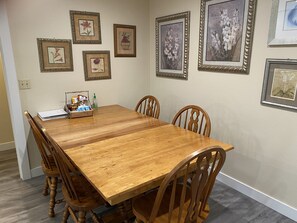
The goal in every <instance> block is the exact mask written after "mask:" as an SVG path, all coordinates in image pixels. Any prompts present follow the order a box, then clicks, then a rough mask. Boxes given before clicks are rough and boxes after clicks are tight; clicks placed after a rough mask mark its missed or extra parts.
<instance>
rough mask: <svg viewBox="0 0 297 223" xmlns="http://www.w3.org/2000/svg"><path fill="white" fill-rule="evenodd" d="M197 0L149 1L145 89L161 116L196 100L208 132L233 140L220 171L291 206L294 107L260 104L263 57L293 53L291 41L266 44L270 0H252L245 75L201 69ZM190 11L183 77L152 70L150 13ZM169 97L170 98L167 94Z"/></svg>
mask: <svg viewBox="0 0 297 223" xmlns="http://www.w3.org/2000/svg"><path fill="white" fill-rule="evenodd" d="M199 2H200V1H196V0H187V1H179V0H161V1H160V0H151V1H150V49H151V51H150V57H151V59H152V60H151V63H150V90H151V92H150V93H151V94H153V95H155V96H156V97H158V98H159V99H160V103H161V118H162V119H164V120H166V121H170V120H171V119H172V118H173V115H174V114H175V112H176V111H178V109H179V108H181V107H182V106H184V105H187V104H198V105H200V106H202V107H203V108H205V109H206V110H207V111H208V113H209V115H210V117H211V120H212V127H213V128H212V134H211V136H212V137H215V138H218V139H221V140H223V141H226V142H228V143H232V144H233V145H234V146H235V150H234V151H232V152H229V153H228V154H227V162H226V164H225V167H224V170H223V172H224V173H225V174H227V175H229V176H231V177H233V178H235V179H237V180H239V181H241V182H243V183H246V184H247V185H249V186H251V187H253V188H255V189H258V190H260V191H262V192H264V193H266V194H268V195H270V196H272V197H274V198H276V199H279V200H280V201H283V202H285V203H287V204H288V205H291V206H292V207H295V208H297V199H296V198H297V191H296V185H297V171H296V170H297V162H296V157H297V148H296V145H297V137H296V132H297V118H296V113H295V112H290V111H284V110H280V109H276V108H271V107H264V106H262V105H261V104H260V97H261V90H262V82H263V75H264V68H265V60H266V58H296V47H278V48H269V47H267V37H268V26H269V17H270V9H271V1H268V0H261V1H258V4H257V5H258V7H257V14H256V26H255V32H254V34H255V35H254V43H253V52H252V59H251V69H250V74H249V75H238V74H230V73H215V72H202V71H198V70H197V66H198V59H197V58H198V36H199V33H198V30H199V20H200V17H199V12H200V4H199ZM188 10H189V11H191V27H190V32H191V34H190V55H189V57H190V60H189V80H188V81H181V80H173V79H167V78H157V77H156V75H155V50H154V49H155V30H154V28H155V23H154V22H155V18H156V17H159V16H165V15H169V14H174V13H178V12H183V11H188ZM172 98H174V100H172Z"/></svg>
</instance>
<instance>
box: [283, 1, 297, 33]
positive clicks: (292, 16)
mask: <svg viewBox="0 0 297 223" xmlns="http://www.w3.org/2000/svg"><path fill="white" fill-rule="evenodd" d="M283 29H284V30H294V29H297V2H296V1H295V0H294V1H288V2H287V3H286V8H285V19H284V28H283Z"/></svg>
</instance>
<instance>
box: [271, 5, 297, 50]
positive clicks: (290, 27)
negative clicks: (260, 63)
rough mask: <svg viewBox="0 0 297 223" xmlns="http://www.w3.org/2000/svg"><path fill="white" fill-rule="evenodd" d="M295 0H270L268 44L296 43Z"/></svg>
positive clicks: (296, 6) (296, 11)
mask: <svg viewBox="0 0 297 223" xmlns="http://www.w3.org/2000/svg"><path fill="white" fill-rule="evenodd" d="M296 36H297V2H296V1H293V0H272V8H271V16H270V26H269V35H268V45H269V46H274V45H276V46H277V45H297V38H296Z"/></svg>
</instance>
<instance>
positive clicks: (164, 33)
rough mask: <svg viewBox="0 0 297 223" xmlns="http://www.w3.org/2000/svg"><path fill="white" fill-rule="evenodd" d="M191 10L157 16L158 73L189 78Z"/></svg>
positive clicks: (159, 74) (161, 75)
mask: <svg viewBox="0 0 297 223" xmlns="http://www.w3.org/2000/svg"><path fill="white" fill-rule="evenodd" d="M189 38H190V12H182V13H178V14H174V15H169V16H164V17H159V18H156V74H157V76H159V77H170V78H178V79H188V59H189Z"/></svg>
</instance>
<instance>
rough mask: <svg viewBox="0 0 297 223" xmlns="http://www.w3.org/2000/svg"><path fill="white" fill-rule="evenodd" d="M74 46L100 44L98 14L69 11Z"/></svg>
mask: <svg viewBox="0 0 297 223" xmlns="http://www.w3.org/2000/svg"><path fill="white" fill-rule="evenodd" d="M70 19H71V28H72V39H73V43H74V44H101V25H100V14H99V13H95V12H80V11H70Z"/></svg>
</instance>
